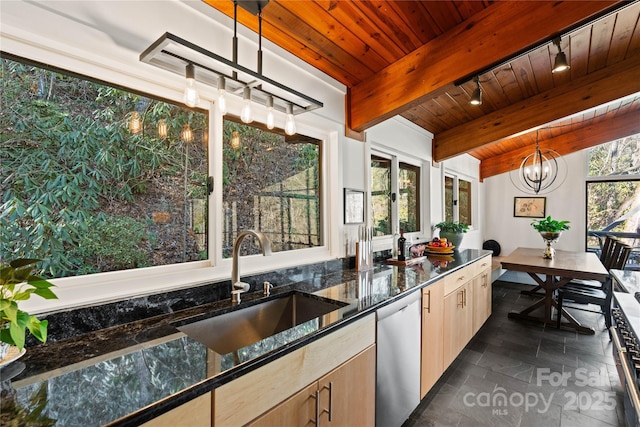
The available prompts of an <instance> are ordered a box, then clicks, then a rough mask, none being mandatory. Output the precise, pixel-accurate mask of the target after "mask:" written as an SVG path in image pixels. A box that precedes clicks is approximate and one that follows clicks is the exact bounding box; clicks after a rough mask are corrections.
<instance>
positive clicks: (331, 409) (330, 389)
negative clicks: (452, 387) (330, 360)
mask: <svg viewBox="0 0 640 427" xmlns="http://www.w3.org/2000/svg"><path fill="white" fill-rule="evenodd" d="M322 389H323V390H324V389H329V421H331V418H333V381H329V387H327V386H326V385H325V386H324V387H322ZM322 412H324V411H322Z"/></svg>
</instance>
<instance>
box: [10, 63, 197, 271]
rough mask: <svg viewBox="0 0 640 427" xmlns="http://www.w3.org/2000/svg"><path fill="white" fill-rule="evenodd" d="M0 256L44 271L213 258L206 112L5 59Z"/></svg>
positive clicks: (108, 268)
mask: <svg viewBox="0 0 640 427" xmlns="http://www.w3.org/2000/svg"><path fill="white" fill-rule="evenodd" d="M1 65H2V111H1V113H0V126H1V127H2V136H1V140H0V176H2V179H1V180H0V194H1V197H2V199H1V201H0V259H1V260H2V261H8V260H10V259H13V258H17V257H34V258H40V259H42V260H43V263H42V266H43V268H44V269H45V271H44V272H43V274H45V275H46V276H47V277H65V276H77V275H83V274H91V273H100V272H109V271H116V270H125V269H135V268H140V267H149V266H160V265H169V264H176V263H185V262H189V261H197V260H201V259H206V258H207V257H208V251H207V247H208V242H207V224H208V220H207V218H208V213H207V197H208V192H207V176H208V173H207V172H208V143H207V135H208V114H207V113H206V112H204V111H198V110H194V109H188V108H185V107H183V106H180V105H176V104H172V103H170V102H166V101H162V100H158V99H153V98H150V97H147V96H143V95H141V94H138V93H135V92H132V91H128V90H124V89H120V88H115V87H112V86H109V85H106V84H102V83H98V82H95V81H91V80H87V79H85V78H82V77H78V76H74V75H70V74H68V73H66V72H61V71H58V70H51V69H48V68H44V67H40V66H34V65H30V64H25V63H22V62H18V61H15V60H10V59H6V58H3V59H2V60H1Z"/></svg>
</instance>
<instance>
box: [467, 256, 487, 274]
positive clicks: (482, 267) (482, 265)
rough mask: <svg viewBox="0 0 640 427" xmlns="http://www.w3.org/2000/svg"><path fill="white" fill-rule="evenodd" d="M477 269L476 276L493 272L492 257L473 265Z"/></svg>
mask: <svg viewBox="0 0 640 427" xmlns="http://www.w3.org/2000/svg"><path fill="white" fill-rule="evenodd" d="M472 266H474V267H475V273H474V276H477V275H478V274H481V273H484V272H485V271H486V270H491V257H490V256H488V257H484V258H482V259H480V260H478V261H476V262H474V263H473V264H472Z"/></svg>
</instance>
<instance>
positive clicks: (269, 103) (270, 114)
mask: <svg viewBox="0 0 640 427" xmlns="http://www.w3.org/2000/svg"><path fill="white" fill-rule="evenodd" d="M275 125H276V119H275V117H273V96H271V95H269V96H268V97H267V129H273V128H274V127H275Z"/></svg>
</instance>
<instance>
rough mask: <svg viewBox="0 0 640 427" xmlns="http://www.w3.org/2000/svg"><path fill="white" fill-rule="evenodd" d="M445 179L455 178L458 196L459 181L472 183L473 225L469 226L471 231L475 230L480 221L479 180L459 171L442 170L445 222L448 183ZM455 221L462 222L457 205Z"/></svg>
mask: <svg viewBox="0 0 640 427" xmlns="http://www.w3.org/2000/svg"><path fill="white" fill-rule="evenodd" d="M445 177H449V178H453V191H454V194H458V189H459V183H458V181H459V180H460V179H462V180H464V181H467V182H470V183H471V200H470V201H469V202H470V203H471V224H469V229H470V230H473V229H474V228H475V224H477V223H478V221H479V216H478V215H479V213H478V208H477V206H478V200H479V199H478V191H479V189H480V188H479V185H478V180H477V179H476V178H473V177H472V176H469V175H466V174H463V173H459V172H457V171H453V170H451V169H446V168H443V170H442V206H441V209H442V210H441V215H442V216H441V218H442V220H443V221H444V218H445V212H446V206H445V202H446V201H445V191H446V181H445ZM453 220H454V222H458V221H459V220H460V210H459V204H458V203H456V204H455V205H454V207H453Z"/></svg>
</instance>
